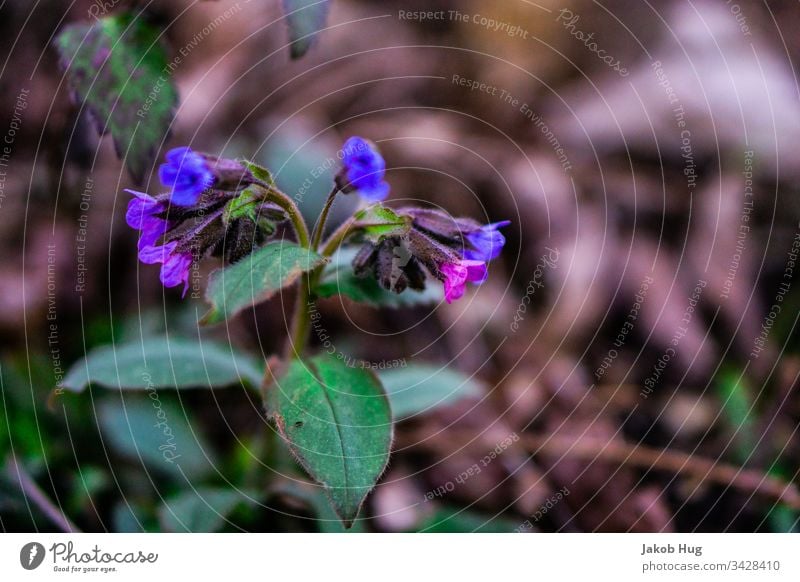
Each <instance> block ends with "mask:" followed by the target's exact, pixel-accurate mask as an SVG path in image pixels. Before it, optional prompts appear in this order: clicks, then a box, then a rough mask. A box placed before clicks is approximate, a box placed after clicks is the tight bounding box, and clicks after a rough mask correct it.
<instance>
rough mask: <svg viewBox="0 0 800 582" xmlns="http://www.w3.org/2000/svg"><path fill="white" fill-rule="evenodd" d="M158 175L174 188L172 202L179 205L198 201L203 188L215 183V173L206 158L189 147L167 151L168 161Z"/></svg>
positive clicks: (165, 185)
mask: <svg viewBox="0 0 800 582" xmlns="http://www.w3.org/2000/svg"><path fill="white" fill-rule="evenodd" d="M158 177H159V178H160V179H161V183H162V184H163V185H164V187H166V188H171V189H172V198H171V200H172V202H173V203H174V204H177V205H179V206H191V205H193V204H195V203H197V199H198V198H200V194H202V193H203V190H205V189H206V188H209V187H210V186H211V185H212V184H213V183H214V173H213V172H212V171H211V168H210V167H209V166H208V163H207V162H206V159H205V158H204V157H203V156H202V155H200V154H198V153H196V152H194V151H192V148H189V147H180V148H175V149H172V150H170V151H169V152H168V153H167V163H166V164H162V165H161V167H160V168H159V169H158Z"/></svg>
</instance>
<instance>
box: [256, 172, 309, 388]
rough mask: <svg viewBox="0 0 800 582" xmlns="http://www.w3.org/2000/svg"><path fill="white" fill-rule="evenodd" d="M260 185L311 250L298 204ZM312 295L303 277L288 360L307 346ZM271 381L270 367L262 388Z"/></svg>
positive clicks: (295, 310) (299, 238)
mask: <svg viewBox="0 0 800 582" xmlns="http://www.w3.org/2000/svg"><path fill="white" fill-rule="evenodd" d="M259 185H260V186H262V187H263V188H264V189H265V191H266V193H265V195H264V199H265V200H268V201H270V202H274V203H275V204H277V205H278V206H280V207H281V208H283V209H284V210H285V211H286V214H287V215H288V216H289V220H290V221H291V222H292V226H293V227H294V231H295V233H296V234H297V243H298V244H299V245H300V246H301V247H303V248H306V249H308V248H310V244H309V242H310V239H309V235H308V227H307V226H306V223H305V221H304V220H303V215H302V214H301V213H300V209H299V208H298V207H297V204H295V202H294V200H292V199H291V198H289V197H288V196H287V195H286V194H284V193H283V192H281V191H280V190H278V189H277V188H275V186H273V185H271V184H267V183H264V182H259ZM310 295H311V294H310V287H309V277H302V278H301V279H300V286H299V289H298V293H297V300H296V304H295V308H294V315H293V316H292V323H291V327H292V329H291V335H290V339H289V345H288V346H287V349H286V358H287V359H289V358H291V357H292V356H293V355H294V356H299V355H300V352H302V350H303V347H304V346H305V344H306V341H307V340H308V331H309V324H310V320H309V315H308V309H306V304H307V303H308V298H309V297H310ZM270 381H271V375H270V372H269V367H268V368H267V371H266V372H265V374H264V380H263V382H262V388H263V387H265V386H266V385H267V384H268V383H269V382H270Z"/></svg>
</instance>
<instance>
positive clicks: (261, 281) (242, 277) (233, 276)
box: [203, 241, 325, 323]
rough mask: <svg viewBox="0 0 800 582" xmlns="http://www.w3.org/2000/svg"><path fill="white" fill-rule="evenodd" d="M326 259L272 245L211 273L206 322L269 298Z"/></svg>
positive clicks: (292, 246) (295, 248) (285, 244)
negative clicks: (209, 304)
mask: <svg viewBox="0 0 800 582" xmlns="http://www.w3.org/2000/svg"><path fill="white" fill-rule="evenodd" d="M324 262H325V259H324V258H323V257H321V256H320V255H318V254H317V253H315V252H314V251H311V250H309V249H304V248H303V247H301V246H298V245H296V244H294V243H292V242H287V241H281V242H272V243H269V244H268V245H266V246H264V247H262V248H260V249H258V250H256V251H255V252H253V253H252V254H250V255H248V256H246V257H245V258H244V259H242V260H241V261H239V262H238V263H235V264H233V265H229V266H228V267H225V268H224V269H220V270H218V271H215V272H214V273H212V274H211V277H210V278H209V281H208V288H207V289H206V299H207V300H208V301H209V303H211V306H212V307H211V310H210V311H209V312H208V313H206V315H205V316H204V317H203V323H219V322H220V321H224V320H226V319H229V318H231V317H233V316H234V315H236V314H237V313H239V312H240V311H242V310H243V309H245V308H247V307H250V306H251V305H256V304H258V303H261V302H262V301H266V300H267V299H269V298H270V297H271V296H272V295H273V294H274V293H275V292H276V291H279V290H280V289H281V288H283V287H286V286H288V285H291V284H292V283H293V282H294V281H295V280H296V279H297V277H299V276H300V275H301V274H303V273H305V272H307V271H310V270H312V269H314V268H316V267H318V266H319V265H321V264H323V263H324Z"/></svg>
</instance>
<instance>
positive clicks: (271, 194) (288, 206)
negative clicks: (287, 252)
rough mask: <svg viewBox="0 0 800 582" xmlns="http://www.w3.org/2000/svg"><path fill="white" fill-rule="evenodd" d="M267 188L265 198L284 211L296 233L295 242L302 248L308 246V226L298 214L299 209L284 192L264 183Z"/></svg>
mask: <svg viewBox="0 0 800 582" xmlns="http://www.w3.org/2000/svg"><path fill="white" fill-rule="evenodd" d="M264 186H265V188H266V189H267V194H266V196H265V197H264V198H265V200H268V201H270V202H274V203H275V204H277V205H278V206H280V207H281V208H283V209H284V210H285V211H286V214H287V215H288V216H289V220H291V221H292V226H293V227H294V231H295V232H296V233H297V243H298V244H299V245H300V246H301V247H303V248H309V244H308V241H309V237H308V227H307V226H306V223H305V221H304V220H303V215H302V214H300V209H299V208H298V207H297V204H295V203H294V200H292V199H291V198H289V197H288V196H287V195H286V194H284V193H283V192H281V191H280V190H278V189H277V188H275V187H274V186H268V185H266V184H265V185H264Z"/></svg>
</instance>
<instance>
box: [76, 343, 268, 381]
mask: <svg viewBox="0 0 800 582" xmlns="http://www.w3.org/2000/svg"><path fill="white" fill-rule="evenodd" d="M234 350H235V348H233V347H232V346H230V345H225V344H221V343H216V342H210V341H199V340H198V339H196V338H194V339H189V338H166V337H154V338H144V339H142V340H141V341H139V342H135V343H125V344H120V345H117V346H103V347H100V348H97V349H94V350H92V351H91V352H89V354H88V355H87V356H86V357H85V358H82V359H81V360H80V361H78V362H77V363H75V364H74V365H73V366H72V368H70V370H69V372H67V375H66V376H65V378H64V381H63V383H62V387H63V388H66V389H67V390H71V391H73V392H81V391H83V390H84V389H85V388H86V387H87V386H88V385H89V384H98V385H101V386H105V387H108V388H120V389H129V390H151V389H153V388H178V389H180V388H198V387H209V388H212V387H214V388H217V387H223V386H231V385H234V384H240V383H246V384H248V385H250V386H252V387H255V388H257V387H259V386H260V385H261V378H262V376H263V372H262V370H263V366H262V365H261V364H257V363H256V362H255V361H254V360H253V359H251V358H250V357H249V356H246V355H243V354H240V353H234Z"/></svg>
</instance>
